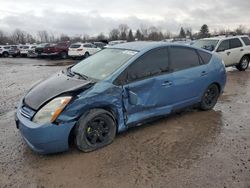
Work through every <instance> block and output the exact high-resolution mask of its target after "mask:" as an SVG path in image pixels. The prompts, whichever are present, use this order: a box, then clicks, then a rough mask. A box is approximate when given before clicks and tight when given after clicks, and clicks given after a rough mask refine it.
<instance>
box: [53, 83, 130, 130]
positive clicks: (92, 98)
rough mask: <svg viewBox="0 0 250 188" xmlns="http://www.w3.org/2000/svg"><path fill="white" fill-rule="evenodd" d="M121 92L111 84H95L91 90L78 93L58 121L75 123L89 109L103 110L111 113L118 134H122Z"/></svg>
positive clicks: (123, 128)
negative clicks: (113, 116) (115, 121)
mask: <svg viewBox="0 0 250 188" xmlns="http://www.w3.org/2000/svg"><path fill="white" fill-rule="evenodd" d="M122 92H123V90H122V87H118V86H115V85H113V84H111V83H108V82H100V83H96V84H95V85H94V86H93V87H92V88H90V89H88V90H86V91H84V92H82V93H80V94H79V95H78V96H77V98H76V99H75V100H74V101H73V102H72V103H71V104H70V105H68V106H67V108H66V109H65V110H64V111H63V113H62V114H61V115H60V116H59V117H58V121H59V122H60V121H62V122H70V121H75V120H77V119H78V118H79V117H80V116H81V115H83V114H84V113H87V112H88V111H89V110H90V109H93V108H104V109H108V110H109V111H110V110H111V111H112V113H113V114H114V115H115V117H116V120H117V124H118V132H122V131H124V130H126V129H127V126H126V125H125V121H124V115H123V114H124V113H123V105H122Z"/></svg>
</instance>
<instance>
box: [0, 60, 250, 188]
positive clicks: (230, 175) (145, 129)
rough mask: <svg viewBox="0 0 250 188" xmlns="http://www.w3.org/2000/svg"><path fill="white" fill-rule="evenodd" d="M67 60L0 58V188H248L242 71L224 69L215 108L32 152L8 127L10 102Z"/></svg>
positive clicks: (247, 81)
mask: <svg viewBox="0 0 250 188" xmlns="http://www.w3.org/2000/svg"><path fill="white" fill-rule="evenodd" d="M72 63H74V62H72V61H70V60H64V61H47V60H36V59H25V58H0V88H1V89H0V188H2V187H21V188H22V187H24V188H29V187H31V188H33V187H40V188H42V187H91V188H99V187H100V188H101V187H102V188H103V187H107V188H112V187H115V188H116V187H121V188H123V187H124V188H130V187H142V188H145V187H156V188H158V187H159V188H160V187H164V188H165V187H169V188H179V187H180V188H183V187H191V188H193V187H202V188H205V187H207V188H213V187H216V188H217V187H221V188H224V187H226V188H230V187H232V188H250V116H249V114H250V70H247V71H245V72H239V71H237V70H236V69H233V68H230V69H228V82H227V86H226V89H225V93H224V94H223V96H221V98H220V100H219V102H218V104H217V105H216V107H215V109H214V110H212V111H208V112H201V111H197V110H194V109H188V110H184V111H182V112H180V113H176V114H173V115H170V116H169V117H166V118H163V119H160V120H157V121H154V122H152V123H150V124H146V125H143V126H140V127H136V128H133V129H130V130H129V131H127V132H126V133H123V134H120V135H118V136H117V137H116V139H115V141H114V142H113V143H112V144H111V145H109V146H107V147H105V148H103V149H100V150H98V151H94V152H91V153H81V152H79V151H78V150H77V149H76V148H75V147H74V146H72V147H71V149H70V150H69V151H68V152H65V153H60V154H56V155H45V156H44V155H38V154H36V153H34V152H32V151H31V150H30V149H29V148H28V146H27V145H26V144H25V143H24V141H23V139H22V137H21V135H20V134H19V131H18V130H17V129H16V127H15V122H14V112H15V105H16V104H17V102H18V101H19V99H20V97H21V96H22V95H23V94H24V93H25V92H26V91H27V90H28V89H29V88H30V87H31V86H32V85H33V84H34V83H36V82H37V81H38V80H40V79H45V78H47V77H48V76H49V75H51V74H53V73H56V72H57V71H59V70H61V69H63V68H65V67H66V66H67V65H69V64H72Z"/></svg>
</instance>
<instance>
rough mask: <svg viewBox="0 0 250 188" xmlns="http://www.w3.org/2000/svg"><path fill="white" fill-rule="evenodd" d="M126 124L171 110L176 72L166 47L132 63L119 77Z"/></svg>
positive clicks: (148, 53) (150, 52) (152, 51)
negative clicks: (170, 70)
mask: <svg viewBox="0 0 250 188" xmlns="http://www.w3.org/2000/svg"><path fill="white" fill-rule="evenodd" d="M118 82H119V83H121V84H122V85H123V104H124V109H125V114H126V117H127V124H130V123H134V122H138V121H140V120H143V119H147V118H151V117H154V116H158V115H163V114H167V113H169V112H170V111H171V105H172V100H173V97H174V93H173V87H172V83H173V75H172V73H171V72H169V56H168V49H167V48H159V49H154V50H151V51H149V52H147V53H146V54H144V55H143V56H141V57H140V58H138V59H137V60H136V61H135V62H133V63H132V64H131V65H130V66H129V67H128V68H127V69H126V70H125V71H124V72H123V73H122V74H121V75H120V76H119V77H118Z"/></svg>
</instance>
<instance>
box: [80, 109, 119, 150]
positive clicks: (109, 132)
mask: <svg viewBox="0 0 250 188" xmlns="http://www.w3.org/2000/svg"><path fill="white" fill-rule="evenodd" d="M115 135H116V123H115V121H114V119H113V118H112V114H110V113H109V112H108V111H106V110H103V109H93V110H90V111H89V112H88V113H87V114H85V115H83V116H81V118H80V119H79V120H78V122H77V125H76V127H75V144H76V146H77V148H78V149H79V150H81V151H83V152H91V151H94V150H96V149H99V148H102V147H104V146H107V145H109V144H110V143H112V141H113V140H114V138H115Z"/></svg>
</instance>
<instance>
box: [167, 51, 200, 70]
mask: <svg viewBox="0 0 250 188" xmlns="http://www.w3.org/2000/svg"><path fill="white" fill-rule="evenodd" d="M170 55H171V70H173V71H178V70H183V69H187V68H190V67H195V66H198V65H200V58H199V56H198V54H197V53H196V51H195V50H194V49H191V48H185V47H172V48H171V49H170Z"/></svg>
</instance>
